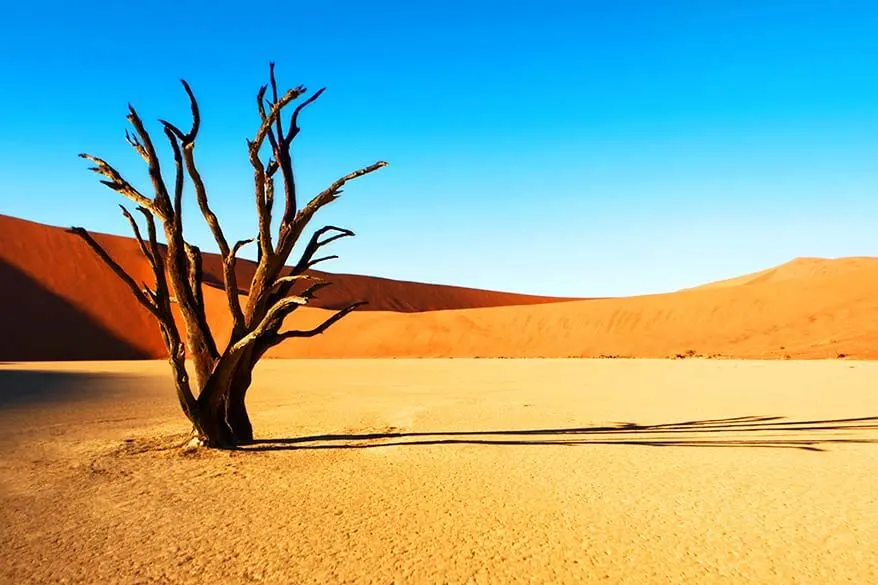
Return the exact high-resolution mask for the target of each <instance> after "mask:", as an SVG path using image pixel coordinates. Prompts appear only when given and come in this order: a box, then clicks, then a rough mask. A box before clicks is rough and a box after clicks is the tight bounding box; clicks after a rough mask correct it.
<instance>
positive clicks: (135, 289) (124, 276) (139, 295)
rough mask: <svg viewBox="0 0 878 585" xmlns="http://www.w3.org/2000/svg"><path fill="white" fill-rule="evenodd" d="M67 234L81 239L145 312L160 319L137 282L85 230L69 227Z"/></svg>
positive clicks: (154, 307)
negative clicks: (124, 285) (125, 286)
mask: <svg viewBox="0 0 878 585" xmlns="http://www.w3.org/2000/svg"><path fill="white" fill-rule="evenodd" d="M67 231H68V232H70V233H72V234H76V235H77V236H79V237H80V238H82V239H83V240H84V241H85V243H86V244H88V247H89V248H91V249H92V250H93V251H94V253H95V254H97V255H98V257H99V258H100V259H101V260H103V262H104V264H106V265H107V266H108V267H109V268H110V270H112V271H113V272H114V273H115V274H116V276H118V277H119V278H120V279H121V280H122V282H124V283H125V284H126V285H128V288H130V289H131V292H132V293H134V297H135V298H136V299H137V301H138V302H139V303H140V304H141V305H143V306H144V307H145V308H146V310H148V311H149V312H150V313H152V314H153V315H154V316H155V317H156V318H158V319H161V317H160V315H159V311H158V309H157V307H156V306H155V304H154V303H153V302H152V300H151V299H150V298H149V296H147V294H146V293H145V292H144V291H143V290H141V288H140V286H138V284H137V282H136V281H135V280H134V279H133V278H131V276H130V275H129V274H128V273H127V272H125V269H124V268H122V267H121V266H120V265H119V264H118V263H117V262H116V261H115V260H113V258H112V257H111V256H110V255H109V254H108V253H107V251H106V250H104V248H103V247H102V246H101V245H100V244H98V243H97V241H95V239H94V238H93V237H92V236H91V234H90V233H88V231H86V229H85V228H81V227H71V228H70V229H69V230H67Z"/></svg>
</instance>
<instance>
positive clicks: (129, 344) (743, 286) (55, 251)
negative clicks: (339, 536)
mask: <svg viewBox="0 0 878 585" xmlns="http://www.w3.org/2000/svg"><path fill="white" fill-rule="evenodd" d="M98 238H99V240H100V241H101V242H102V243H103V244H104V245H105V246H106V247H107V249H108V251H109V252H110V253H111V254H112V255H113V256H114V257H115V258H117V259H118V260H119V262H120V263H121V264H123V265H124V266H125V267H126V268H127V269H129V270H130V271H131V272H132V274H133V275H134V276H135V277H136V278H138V279H141V280H144V281H147V282H149V280H150V273H149V270H148V267H147V265H146V263H145V261H144V260H143V259H142V258H141V257H140V255H139V251H138V250H137V247H136V245H135V243H134V242H133V240H131V239H128V238H123V237H117V236H109V235H100V236H98ZM239 270H240V274H241V284H242V285H243V284H245V283H246V282H248V280H249V279H247V277H248V276H249V275H250V274H252V270H253V264H252V263H250V262H241V263H240V264H239ZM205 273H206V275H207V280H208V281H210V282H212V283H214V284H219V283H220V282H221V280H220V277H219V263H218V259H217V258H216V257H211V256H207V257H206V258H205ZM0 277H2V288H0V312H2V318H3V323H4V334H3V336H2V338H0V359H2V360H65V359H126V358H155V357H163V348H162V347H161V343H160V341H159V339H158V334H157V332H156V326H155V325H154V323H152V321H151V320H150V319H149V317H148V315H147V314H146V312H145V311H144V310H143V309H142V308H140V306H139V305H137V303H136V302H135V301H134V300H133V299H132V298H131V295H130V292H129V291H128V290H127V288H126V287H125V286H124V285H122V284H121V283H119V282H117V279H116V277H115V276H114V275H112V274H111V273H110V272H109V271H108V270H107V269H106V268H105V267H104V266H103V265H102V264H101V263H100V261H99V260H97V259H96V258H95V257H94V256H93V255H92V253H91V252H90V251H89V250H88V249H87V248H86V246H85V245H84V244H83V243H82V242H81V241H80V240H78V239H77V238H75V237H73V236H71V235H70V234H67V233H66V232H65V231H64V230H63V229H62V228H57V227H50V226H45V225H42V224H37V223H33V222H29V221H24V220H21V219H16V218H12V217H7V216H0ZM327 277H331V280H332V281H333V282H334V283H335V284H334V286H332V287H329V288H328V289H326V293H325V294H324V295H323V296H322V297H321V299H320V301H319V304H318V305H317V306H319V307H324V308H334V307H338V306H341V305H343V304H344V303H346V302H348V301H350V300H355V299H366V300H368V301H369V306H368V310H364V311H358V312H356V313H354V314H352V315H350V316H348V317H347V318H346V319H345V320H343V321H342V322H340V323H339V324H337V325H336V326H335V327H333V328H332V329H331V330H330V331H329V332H327V333H326V334H324V335H322V336H320V337H318V338H314V339H309V340H291V341H289V342H287V343H286V344H284V345H282V346H279V347H277V348H276V349H275V350H274V351H273V353H270V354H269V355H271V356H273V357H599V356H608V357H609V356H612V357H674V356H677V355H681V356H688V357H692V356H705V357H709V356H713V357H741V358H774V359H784V358H799V359H805V358H836V357H842V356H848V357H854V358H869V359H872V358H878V258H843V259H837V260H824V259H819V258H799V259H796V260H793V261H791V262H789V263H786V264H783V265H781V266H778V267H776V268H771V269H768V270H764V271H761V272H757V273H755V274H751V275H746V276H742V277H738V278H733V279H728V280H724V281H720V282H716V283H710V284H706V285H703V286H700V287H696V288H694V289H688V290H683V291H679V292H675V293H669V294H661V295H647V296H638V297H628V298H613V299H588V300H572V299H561V298H552V297H539V296H528V295H517V294H512V293H499V292H490V291H482V290H476V289H468V288H461V287H451V286H441V285H432V284H420V283H411V282H402V281H395V280H389V279H383V278H375V277H369V276H355V275H344V274H339V275H327ZM241 292H242V294H245V293H246V291H245V290H242V291H241ZM205 299H206V303H207V306H208V315H209V318H210V320H211V322H213V323H214V324H215V326H216V327H217V329H218V330H219V331H220V334H219V335H218V337H219V338H222V335H223V333H222V332H223V331H224V330H225V328H226V327H227V326H228V315H227V308H226V306H225V303H224V294H223V292H222V290H221V289H220V288H217V287H215V286H208V287H206V290H205ZM326 315H327V312H326V311H325V310H322V309H319V308H306V309H302V310H301V311H298V312H297V313H296V314H294V315H293V317H292V318H291V319H290V322H289V325H290V326H291V327H292V326H296V327H307V326H309V325H312V324H313V323H315V322H316V321H317V320H319V319H322V318H324V317H325V316H326Z"/></svg>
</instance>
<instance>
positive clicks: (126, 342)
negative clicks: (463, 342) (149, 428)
mask: <svg viewBox="0 0 878 585" xmlns="http://www.w3.org/2000/svg"><path fill="white" fill-rule="evenodd" d="M95 238H96V239H97V240H98V241H99V242H100V243H101V244H102V245H103V246H104V247H105V248H106V250H107V251H108V253H109V254H110V255H112V256H113V258H115V259H116V260H117V261H118V262H119V263H120V264H121V265H122V266H124V267H125V268H126V270H128V271H129V273H130V274H131V275H132V276H133V277H134V278H135V279H137V280H138V281H143V282H152V273H151V271H150V269H149V266H148V265H147V263H146V261H145V260H144V259H143V257H142V255H141V253H140V250H139V249H138V247H137V244H136V243H135V241H134V240H133V239H132V238H126V237H119V236H111V235H105V234H95ZM254 270H255V265H254V263H252V262H249V261H246V260H242V261H239V263H238V275H239V276H238V281H239V284H241V285H245V284H247V283H249V282H250V277H252V275H253V271H254ZM204 272H205V281H206V282H209V283H213V284H219V285H221V283H222V276H221V274H222V272H221V264H220V262H219V258H218V257H217V256H215V255H212V254H205V258H204ZM315 274H316V275H317V276H323V277H326V278H330V277H331V280H332V282H333V286H332V287H329V288H327V289H324V291H321V296H320V298H319V299H316V302H315V306H317V307H327V308H336V307H339V306H343V305H345V304H347V303H349V302H351V301H352V300H367V301H368V302H369V304H368V305H367V306H366V307H363V309H362V310H366V311H369V310H373V311H375V310H378V311H401V312H419V311H434V310H439V309H460V308H472V307H491V306H498V305H524V304H530V303H546V302H553V301H557V300H559V299H557V298H552V297H540V296H532V295H519V294H513V293H502V292H491V291H483V290H476V289H470V288H463V287H453V286H441V285H434V284H420V283H411V282H401V281H396V280H390V279H385V278H375V277H370V276H356V275H347V274H328V273H324V272H316V271H315ZM0 282H2V287H0V316H2V318H3V323H4V335H3V336H2V339H0V359H3V360H67V359H133V358H155V357H163V356H164V348H163V346H162V344H161V340H160V338H159V335H158V329H157V327H156V325H155V324H154V323H153V321H152V320H151V318H150V316H149V315H148V313H147V312H146V311H145V310H144V309H143V308H142V307H141V306H140V305H139V304H138V303H137V302H136V301H135V300H134V299H133V298H132V296H131V293H130V291H129V290H128V288H127V287H126V286H125V285H124V284H122V283H121V282H119V280H118V279H117V278H116V276H115V275H113V274H112V273H111V272H110V271H109V270H108V269H107V268H106V267H105V266H104V265H103V263H102V262H101V261H100V260H98V259H97V258H96V257H95V255H94V253H92V251H91V250H89V249H88V247H87V246H86V245H85V244H84V243H83V242H82V241H81V240H80V239H79V238H78V237H76V236H74V235H72V234H69V233H67V232H66V231H65V229H63V228H59V227H53V226H47V225H43V224H39V223H35V222H31V221H26V220H22V219H18V218H14V217H9V216H4V215H0ZM211 292H216V293H219V294H218V295H213V296H212V298H217V299H218V300H219V299H222V298H223V296H224V295H223V294H222V293H221V291H217V290H212V289H210V288H208V290H207V291H206V293H207V296H211V294H210V293H211ZM209 312H210V313H212V315H210V318H211V320H212V321H217V322H222V321H223V319H224V318H225V316H226V314H227V309H226V308H225V305H224V304H223V301H221V300H220V302H219V303H211V306H210V308H209ZM219 337H222V336H221V335H220V336H219Z"/></svg>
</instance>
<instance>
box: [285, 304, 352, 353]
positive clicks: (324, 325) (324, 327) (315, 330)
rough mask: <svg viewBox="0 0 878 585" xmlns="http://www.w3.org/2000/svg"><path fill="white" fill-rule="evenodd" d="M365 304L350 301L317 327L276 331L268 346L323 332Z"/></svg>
mask: <svg viewBox="0 0 878 585" xmlns="http://www.w3.org/2000/svg"><path fill="white" fill-rule="evenodd" d="M367 304H368V303H367V302H366V301H358V302H356V303H351V304H350V305H348V306H346V307H345V308H343V309H341V310H339V311H336V312H335V313H334V314H333V315H332V316H330V317H329V318H328V319H326V320H325V321H324V322H323V323H321V324H320V325H318V326H317V327H314V328H313V329H307V330H305V331H300V330H298V329H294V330H291V331H284V332H281V333H277V334H276V335H275V336H274V337H275V338H274V339H272V340H271V341H270V346H269V347H273V346H275V345H277V344H278V343H280V342H281V341H284V340H285V339H292V338H294V337H295V338H297V337H314V336H315V335H320V334H321V333H323V332H325V331H326V330H327V329H329V328H330V327H332V326H333V325H335V324H336V323H337V322H338V321H340V320H341V319H343V318H344V317H345V316H347V315H348V314H349V313H352V312H353V311H355V310H356V309H357V308H358V307H362V306H363V305H367Z"/></svg>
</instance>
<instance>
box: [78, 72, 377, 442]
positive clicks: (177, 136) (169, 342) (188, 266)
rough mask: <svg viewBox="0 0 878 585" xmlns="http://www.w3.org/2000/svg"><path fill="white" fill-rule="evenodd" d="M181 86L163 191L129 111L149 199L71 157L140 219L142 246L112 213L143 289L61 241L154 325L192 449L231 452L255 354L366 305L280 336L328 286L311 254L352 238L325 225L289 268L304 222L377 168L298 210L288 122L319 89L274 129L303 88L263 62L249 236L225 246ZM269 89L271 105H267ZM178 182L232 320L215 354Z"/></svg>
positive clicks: (248, 429)
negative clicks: (248, 271) (188, 190)
mask: <svg viewBox="0 0 878 585" xmlns="http://www.w3.org/2000/svg"><path fill="white" fill-rule="evenodd" d="M182 83H183V88H184V89H185V91H186V94H187V95H188V97H189V102H190V105H191V109H192V125H191V127H190V129H189V130H188V131H187V132H184V131H183V130H181V129H180V128H178V127H177V126H175V125H174V124H171V123H170V122H167V121H165V120H160V122H161V125H162V127H163V130H164V135H165V137H166V138H167V140H168V143H169V144H170V150H171V152H172V153H173V157H174V172H175V179H174V184H173V185H170V186H169V185H167V184H166V183H165V180H164V178H163V175H162V169H161V166H160V164H159V157H158V155H157V153H156V148H155V145H154V143H153V140H152V138H151V137H150V134H149V132H147V130H146V128H145V127H144V124H143V121H142V120H141V118H140V116H139V115H138V114H137V112H136V111H135V110H134V108H133V107H131V106H130V105H129V106H128V121H129V122H130V123H131V125H132V126H133V128H134V133H133V134H129V133H128V132H127V131H126V133H125V137H126V139H127V141H128V143H129V144H130V145H131V147H132V148H133V149H134V150H135V151H136V152H137V154H138V155H140V157H141V158H142V159H143V160H144V161H145V162H146V165H147V167H148V169H149V177H150V181H151V183H152V190H153V191H154V196H152V197H148V196H147V195H144V194H143V193H141V192H140V191H138V190H137V189H136V188H135V187H134V186H133V185H132V184H131V183H129V182H128V181H127V180H125V179H124V178H123V177H122V175H121V174H120V173H119V172H117V171H116V169H114V168H113V167H112V166H111V165H110V164H108V163H107V162H106V161H104V160H102V159H100V158H98V157H95V156H92V155H89V154H81V155H80V156H81V157H82V158H85V159H87V160H89V161H91V162H92V163H94V165H95V166H94V167H92V168H91V170H92V171H94V172H95V173H97V174H99V175H102V176H103V180H101V183H103V184H104V185H106V186H107V187H109V188H110V189H112V190H114V191H116V192H117V193H119V194H121V195H123V196H125V197H127V198H128V199H130V200H131V201H132V202H134V203H135V204H136V205H137V211H138V212H140V214H142V215H143V218H144V220H145V227H146V233H145V236H144V234H143V232H142V231H141V227H140V225H139V224H138V221H137V220H136V219H135V217H134V215H133V214H132V213H131V212H130V211H129V210H128V209H127V208H125V206H121V207H122V213H123V214H124V216H125V218H126V219H127V220H128V222H129V223H130V224H131V229H132V230H133V232H134V237H135V238H136V240H137V243H138V245H139V247H140V250H141V252H142V253H143V255H144V257H145V258H146V260H147V262H148V263H149V265H150V266H151V267H152V272H153V275H154V277H155V283H154V285H153V286H152V287H149V286H146V285H145V284H138V283H137V281H135V280H134V278H132V277H131V275H129V274H128V273H127V272H126V271H125V269H124V268H123V267H122V266H120V265H119V264H118V263H117V262H116V261H115V260H114V259H113V258H111V257H110V255H109V254H108V253H107V252H106V251H105V250H104V249H103V248H102V247H101V245H100V244H99V243H98V242H97V241H96V240H95V239H94V238H93V237H92V236H91V235H90V234H89V233H88V232H87V231H86V230H85V229H83V228H80V227H74V228H71V230H70V231H71V232H72V233H74V234H76V235H78V236H79V237H81V238H82V239H83V240H84V241H85V242H86V244H88V246H89V247H90V248H91V249H92V250H93V251H94V252H95V253H96V254H97V255H98V256H99V257H100V258H101V260H102V261H103V262H104V263H105V264H106V265H107V266H108V267H109V268H110V269H111V270H112V271H113V272H114V273H115V274H116V275H117V276H118V277H119V278H120V279H122V281H123V282H124V283H125V284H127V285H128V287H129V288H130V289H131V292H132V293H133V294H134V297H135V298H136V299H137V301H138V302H139V303H140V304H141V305H143V306H144V307H145V308H146V310H147V311H149V312H150V314H152V316H153V317H155V319H156V321H157V322H158V325H159V329H160V332H161V336H162V340H163V341H164V345H165V347H166V348H167V350H168V355H169V362H170V364H171V368H172V370H173V374H174V382H175V385H176V390H177V398H178V399H179V401H180V406H181V407H182V408H183V412H184V413H185V414H186V416H187V417H188V418H189V420H190V421H191V422H192V424H193V425H194V428H195V430H196V432H197V433H198V436H199V438H200V439H201V441H202V442H203V443H204V444H205V445H208V446H212V447H219V448H232V447H235V446H236V445H240V444H243V443H247V442H249V441H252V440H253V428H252V426H251V424H250V418H249V416H248V414H247V408H246V406H245V398H246V395H247V390H248V388H249V387H250V381H251V375H252V372H253V368H254V367H255V365H256V363H257V362H258V361H259V359H260V358H262V356H263V355H265V352H266V351H268V350H269V349H270V348H272V347H274V346H276V345H277V344H279V343H281V342H282V341H284V340H286V339H292V338H300V337H312V336H314V335H318V334H320V333H323V332H324V331H326V330H327V329H328V328H329V327H330V326H332V325H333V324H334V323H336V322H338V321H339V320H340V319H342V318H343V317H344V316H345V315H347V314H349V313H351V312H352V311H354V310H355V309H356V308H357V307H359V306H361V305H363V304H365V303H364V302H354V303H351V304H349V305H347V306H345V307H344V308H342V309H341V310H338V311H336V312H335V313H333V314H332V315H331V316H330V317H329V318H327V319H326V320H325V321H323V322H322V323H321V324H320V325H318V326H317V327H314V328H313V329H307V330H297V329H287V330H284V329H283V324H284V321H285V318H286V317H288V316H289V315H290V314H292V313H293V312H294V311H295V310H296V309H298V308H299V307H301V306H304V305H307V304H308V303H309V302H310V301H311V300H312V299H313V298H314V296H315V294H316V293H317V292H318V291H319V290H320V289H322V288H323V287H325V286H327V285H328V284H329V283H328V282H325V281H321V280H318V279H315V278H313V277H311V276H310V275H309V269H310V268H311V267H312V266H314V265H315V264H316V263H318V262H321V261H323V260H328V259H330V258H335V257H336V256H325V257H320V258H316V257H315V254H316V253H317V252H318V251H319V250H320V249H321V248H323V247H324V246H326V245H327V244H330V243H331V242H334V241H335V240H338V239H339V238H344V237H347V236H353V235H354V233H353V232H352V231H350V230H348V229H344V228H339V227H335V226H325V227H322V228H320V229H318V230H316V231H315V232H314V234H313V235H312V236H311V238H310V240H309V241H308V243H307V245H306V246H305V248H304V251H303V252H302V256H301V258H300V259H299V260H298V262H296V263H295V264H294V265H293V266H292V267H291V268H290V267H288V266H287V261H288V260H289V257H290V254H291V252H292V250H293V247H294V245H295V244H296V242H297V241H298V240H299V238H300V237H301V235H302V233H303V231H304V230H305V228H306V226H307V225H308V223H309V222H310V220H311V219H312V218H313V217H314V214H316V213H317V211H319V210H320V209H321V208H322V207H324V206H325V205H327V204H329V203H331V202H333V201H335V200H336V199H337V198H338V197H339V196H340V195H341V193H342V187H343V186H344V185H345V183H347V182H348V181H351V180H353V179H356V178H358V177H362V176H363V175H367V174H369V173H372V172H373V171H376V170H378V169H380V168H381V167H384V166H386V164H387V163H385V162H380V161H379V162H376V163H375V164H372V165H370V166H368V167H365V168H362V169H360V170H357V171H354V172H352V173H350V174H348V175H345V176H344V177H342V178H340V179H338V180H337V181H335V182H334V183H333V184H332V185H330V186H329V187H328V188H327V189H325V190H324V191H322V192H321V193H319V194H318V195H317V196H316V197H314V198H313V199H311V201H310V202H308V203H307V204H306V205H304V206H302V207H301V208H300V207H298V205H297V193H296V181H295V176H294V173H293V164H292V157H291V154H290V150H291V147H292V145H293V141H294V140H295V138H296V136H297V135H298V134H299V130H300V128H299V115H300V114H301V113H302V110H303V109H304V108H306V107H307V106H308V105H309V104H312V103H313V102H314V101H315V100H317V98H319V97H320V95H321V94H322V93H323V91H324V89H325V88H324V89H320V90H319V91H317V92H315V93H313V94H311V95H310V96H309V97H307V98H305V99H303V100H302V101H300V102H298V104H297V105H296V107H295V108H294V109H293V112H292V115H290V116H289V120H288V122H286V123H285V122H284V120H283V116H282V114H283V113H284V112H285V111H288V107H290V106H291V105H292V104H294V103H296V101H297V100H298V98H301V97H304V96H305V93H306V91H307V90H306V89H305V88H304V87H302V86H299V87H295V88H293V89H290V90H288V91H286V92H284V93H283V94H279V93H278V89H277V82H276V80H275V74H274V64H273V63H272V64H271V66H270V75H269V85H264V86H262V87H261V88H260V89H259V92H258V93H257V96H256V104H257V108H258V111H259V117H260V120H261V122H260V124H259V127H258V129H257V130H256V134H255V135H254V136H253V138H252V139H249V140H248V141H247V149H248V156H249V159H250V164H251V165H252V166H253V182H254V189H255V195H256V214H257V218H258V234H257V236H256V237H255V238H253V239H250V240H242V241H239V242H236V243H234V244H232V245H230V244H229V242H228V240H227V239H226V236H225V234H224V233H223V230H222V228H221V227H220V224H219V221H218V220H217V217H216V215H215V214H214V213H213V211H211V208H210V205H209V202H208V197H207V190H206V188H205V185H204V182H203V181H202V178H201V175H200V174H199V171H198V168H197V166H196V163H195V142H196V139H197V137H198V130H199V128H200V126H201V116H200V114H199V109H198V102H197V101H196V99H195V95H194V94H193V93H192V89H191V88H190V87H189V84H188V83H186V81H185V80H183V81H182ZM269 91H270V98H267V97H266V93H267V92H269ZM263 150H265V151H268V152H269V155H268V159H267V162H265V163H263V161H262V157H263V156H264V155H263V154H262V152H263ZM278 174H280V183H281V184H282V186H283V202H284V208H283V215H282V216H281V218H280V228H279V230H278V234H277V238H276V241H275V239H274V234H273V233H272V229H271V225H272V213H273V210H274V203H275V185H276V182H277V181H276V177H277V175H278ZM187 175H188V178H189V180H190V181H191V184H192V187H193V190H194V192H195V197H196V199H197V202H198V207H199V208H200V210H201V213H202V215H203V216H204V219H205V221H206V222H207V224H208V226H209V227H210V230H211V232H212V233H213V237H214V239H215V240H216V244H217V246H218V247H219V254H220V257H221V259H222V266H223V281H224V287H225V292H226V295H225V296H226V301H227V303H228V307H229V312H230V313H231V319H232V328H231V333H230V337H229V340H228V343H227V344H226V346H225V348H224V349H222V350H220V348H219V347H218V345H217V342H216V340H215V338H214V335H213V332H212V331H211V328H210V324H209V323H208V320H207V315H206V311H205V306H204V295H203V292H202V287H203V283H202V266H201V264H202V259H201V252H200V250H199V248H198V247H197V246H195V245H192V244H191V243H189V242H187V241H186V240H185V239H184V237H183V213H182V199H183V187H184V182H185V180H186V176H187ZM158 225H160V226H161V228H162V231H163V232H164V240H165V245H164V246H162V245H160V243H159V235H158V230H157V226H158ZM254 241H255V242H256V243H257V245H258V258H259V260H258V264H257V267H256V271H255V273H254V275H253V279H252V281H251V282H250V286H249V287H248V291H249V292H248V294H247V297H246V304H245V305H244V306H242V303H241V299H240V297H239V288H238V287H239V283H238V282H237V273H236V270H235V262H236V255H237V253H238V251H239V250H240V249H241V248H242V247H243V246H245V245H247V244H249V243H251V242H254ZM300 281H308V282H307V283H306V284H307V285H308V286H307V287H305V288H304V290H303V291H302V292H300V293H298V294H295V295H294V294H291V293H292V289H293V286H294V284H296V283H297V282H300ZM172 304H176V305H177V309H178V310H176V311H174V310H172ZM175 312H176V313H178V314H179V319H175V316H174V313H175ZM178 323H182V326H183V328H184V329H185V334H181V332H180V330H179V329H178ZM187 359H188V360H190V361H191V365H192V368H191V369H192V374H193V375H192V378H191V379H190V375H189V373H187V369H186V361H187Z"/></svg>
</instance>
